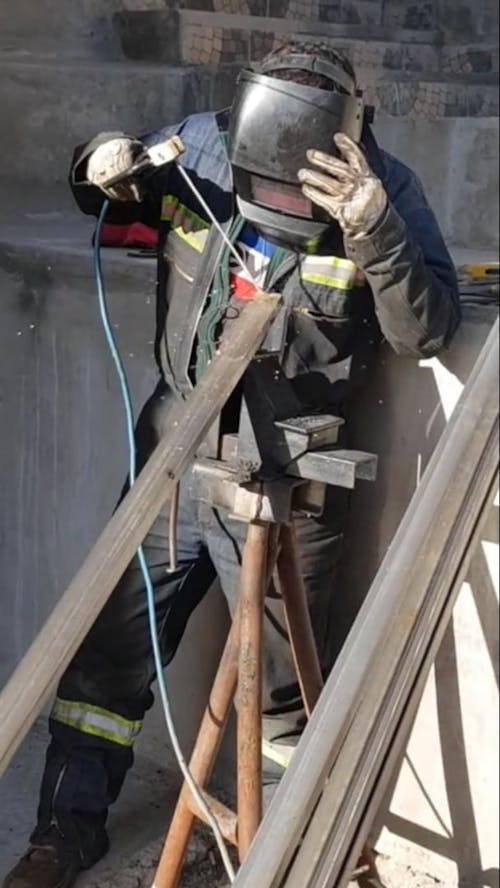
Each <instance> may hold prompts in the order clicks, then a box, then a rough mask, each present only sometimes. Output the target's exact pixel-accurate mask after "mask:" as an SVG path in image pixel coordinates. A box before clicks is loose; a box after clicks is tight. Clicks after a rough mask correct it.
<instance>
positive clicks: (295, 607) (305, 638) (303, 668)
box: [277, 524, 323, 718]
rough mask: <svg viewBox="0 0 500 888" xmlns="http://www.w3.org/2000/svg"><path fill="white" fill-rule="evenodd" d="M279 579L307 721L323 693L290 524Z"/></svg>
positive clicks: (284, 532) (284, 537)
mask: <svg viewBox="0 0 500 888" xmlns="http://www.w3.org/2000/svg"><path fill="white" fill-rule="evenodd" d="M280 543H281V546H280V549H279V553H278V563H277V568H278V576H279V580H280V591H281V595H282V598H283V603H284V606H285V617H286V622H287V628H288V635H289V637H290V644H291V648H292V655H293V659H294V663H295V669H296V671H297V677H298V680H299V685H300V690H301V692H302V699H303V701H304V707H305V710H306V713H307V717H308V718H309V717H310V715H311V712H312V710H313V709H314V707H315V705H316V703H317V700H318V697H319V695H320V694H321V691H322V689H323V676H322V674H321V666H320V662H319V658H318V652H317V649H316V642H315V639H314V634H313V629H312V625H311V618H310V616H309V609H308V606H307V598H306V593H305V589H304V581H303V579H302V572H301V569H300V556H299V549H298V545H297V538H296V534H295V528H294V526H293V524H289V525H287V524H283V525H282V528H281V534H280Z"/></svg>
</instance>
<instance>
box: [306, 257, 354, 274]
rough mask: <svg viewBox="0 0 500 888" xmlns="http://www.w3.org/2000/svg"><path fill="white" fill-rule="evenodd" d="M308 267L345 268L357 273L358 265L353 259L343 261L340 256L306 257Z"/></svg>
mask: <svg viewBox="0 0 500 888" xmlns="http://www.w3.org/2000/svg"><path fill="white" fill-rule="evenodd" d="M303 265H304V266H308V265H326V266H328V267H330V268H345V269H347V271H353V272H357V270H358V268H357V265H356V264H355V263H354V262H352V260H351V259H342V258H341V257H340V256H306V258H305V259H304V262H303Z"/></svg>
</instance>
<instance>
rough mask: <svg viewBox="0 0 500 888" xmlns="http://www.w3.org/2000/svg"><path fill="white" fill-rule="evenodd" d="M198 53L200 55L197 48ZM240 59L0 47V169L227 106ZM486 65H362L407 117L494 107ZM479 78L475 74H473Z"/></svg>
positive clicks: (382, 104)
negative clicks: (193, 60) (84, 55)
mask: <svg viewBox="0 0 500 888" xmlns="http://www.w3.org/2000/svg"><path fill="white" fill-rule="evenodd" d="M201 58H203V56H201ZM239 67H240V65H239V64H232V65H231V64H218V65H216V64H212V65H211V64H210V63H208V64H207V63H203V64H198V65H183V66H173V65H162V64H145V63H132V62H114V63H111V62H110V63H108V62H95V61H94V62H89V61H85V60H78V59H71V60H70V59H68V60H56V59H47V57H42V58H40V57H38V56H30V55H26V56H24V57H23V59H22V60H20V58H19V56H17V55H15V54H9V53H2V54H0V116H1V119H2V120H4V121H9V129H8V133H9V138H8V139H7V138H5V139H4V144H3V147H2V167H3V171H4V174H5V175H8V176H12V177H14V178H17V179H18V180H22V179H26V178H28V179H31V180H36V181H40V182H43V181H45V182H57V181H59V182H60V181H64V180H65V179H66V176H67V172H68V168H69V164H70V160H71V156H72V152H73V149H74V147H75V146H76V145H77V144H81V143H82V142H85V141H87V140H88V139H89V138H90V137H91V136H93V135H94V134H95V133H96V132H98V131H100V130H113V129H119V130H124V131H125V132H130V133H144V132H148V131H150V130H152V129H157V128H158V127H159V126H161V125H164V124H166V123H170V122H173V121H176V120H181V119H182V118H183V117H184V116H185V115H186V114H188V113H192V112H195V111H201V110H206V109H210V108H212V109H215V108H220V107H224V106H225V105H227V104H229V103H230V102H231V99H232V94H233V86H234V81H235V77H236V74H237V71H238V70H239ZM489 76H490V75H472V74H468V75H464V76H462V77H461V78H460V79H457V78H456V77H455V76H452V75H450V76H448V75H446V77H445V75H441V74H438V73H436V74H431V75H429V76H424V75H422V74H420V73H417V72H402V71H401V70H398V69H396V70H393V71H391V70H390V69H387V68H386V69H382V70H380V69H377V68H376V67H368V66H366V67H364V68H363V66H362V65H360V66H359V79H360V83H361V85H363V86H366V87H367V89H366V99H367V101H368V102H370V103H371V104H373V105H374V106H375V108H376V110H377V113H378V114H379V115H381V116H383V115H394V116H398V117H401V116H405V117H406V116H408V117H412V118H427V119H439V118H442V117H460V118H462V117H474V118H481V117H492V116H495V115H496V114H498V86H497V84H496V83H495V82H493V83H488V82H486V79H487V78H488V77H489ZM478 78H479V81H478Z"/></svg>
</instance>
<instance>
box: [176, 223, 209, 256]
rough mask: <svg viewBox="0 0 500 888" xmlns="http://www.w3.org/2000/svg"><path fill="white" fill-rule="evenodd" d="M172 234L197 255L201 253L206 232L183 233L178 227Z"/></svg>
mask: <svg viewBox="0 0 500 888" xmlns="http://www.w3.org/2000/svg"><path fill="white" fill-rule="evenodd" d="M172 231H173V233H174V234H176V235H177V237H180V239H181V240H183V241H184V242H185V243H186V244H189V246H190V247H192V248H193V249H194V250H196V252H197V253H203V250H204V249H205V244H206V242H207V234H208V232H207V231H196V232H193V231H184V229H183V228H181V227H180V226H179V227H177V228H173V229H172Z"/></svg>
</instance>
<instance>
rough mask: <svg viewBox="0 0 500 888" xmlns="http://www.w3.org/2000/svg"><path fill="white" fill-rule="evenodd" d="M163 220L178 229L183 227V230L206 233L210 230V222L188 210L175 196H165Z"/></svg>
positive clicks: (162, 205) (162, 209) (162, 204)
mask: <svg viewBox="0 0 500 888" xmlns="http://www.w3.org/2000/svg"><path fill="white" fill-rule="evenodd" d="M161 218H162V221H163V222H172V223H173V225H175V226H176V227H177V226H178V225H182V228H183V229H184V230H186V229H187V230H188V231H204V230H207V229H208V228H209V224H208V222H205V220H204V219H202V218H201V216H197V215H196V213H194V212H193V210H190V209H188V207H186V206H185V204H183V203H181V202H180V201H179V200H177V198H176V197H174V196H173V194H166V195H165V196H164V198H163V200H162V203H161Z"/></svg>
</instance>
